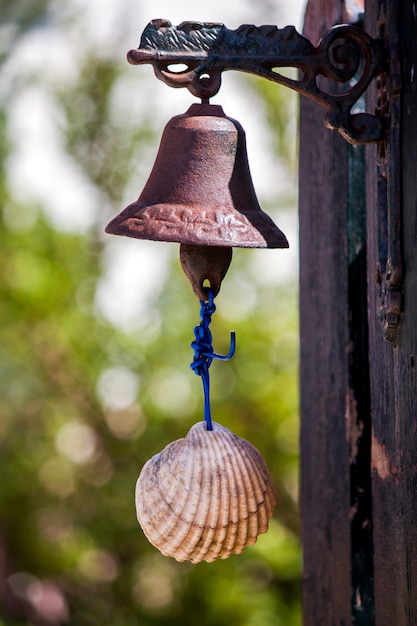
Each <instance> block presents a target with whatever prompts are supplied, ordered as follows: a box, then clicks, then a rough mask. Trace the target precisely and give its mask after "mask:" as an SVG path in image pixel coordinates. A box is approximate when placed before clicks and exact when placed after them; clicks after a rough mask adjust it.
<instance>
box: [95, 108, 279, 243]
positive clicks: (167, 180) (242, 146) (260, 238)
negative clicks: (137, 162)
mask: <svg viewBox="0 0 417 626" xmlns="http://www.w3.org/2000/svg"><path fill="white" fill-rule="evenodd" d="M106 232H108V233H112V234H116V235H126V236H128V237H136V238H138V239H152V240H157V241H173V242H177V243H184V244H194V245H206V246H228V247H243V248H287V247H288V242H287V239H286V237H285V235H284V234H283V233H282V232H281V231H280V230H279V228H278V227H277V226H276V225H275V224H274V222H273V221H272V220H271V218H270V217H269V216H268V215H267V214H266V213H264V212H263V211H262V209H261V208H260V206H259V202H258V200H257V198H256V194H255V190H254V187H253V183H252V179H251V175H250V171H249V165H248V159H247V153H246V139H245V133H244V130H243V128H242V127H241V125H240V124H239V123H238V122H236V121H235V120H233V119H231V118H229V117H227V116H226V115H225V114H224V112H223V109H222V107H221V106H218V105H211V104H193V105H192V106H191V107H190V108H189V109H188V111H187V112H186V113H185V114H183V115H177V116H176V117H174V118H172V119H171V120H170V121H169V122H168V124H167V125H166V127H165V130H164V133H163V136H162V140H161V145H160V147H159V152H158V155H157V157H156V161H155V165H154V167H153V170H152V172H151V174H150V177H149V179H148V181H147V183H146V185H145V188H144V189H143V191H142V193H141V195H140V197H139V199H138V200H137V201H136V202H133V203H132V204H131V205H129V206H128V207H127V208H126V209H125V210H124V211H122V213H121V214H120V215H118V216H117V217H115V218H114V219H113V220H112V221H111V222H110V223H109V224H108V226H107V228H106Z"/></svg>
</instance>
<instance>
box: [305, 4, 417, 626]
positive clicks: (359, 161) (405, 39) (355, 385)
mask: <svg viewBox="0 0 417 626" xmlns="http://www.w3.org/2000/svg"><path fill="white" fill-rule="evenodd" d="M344 5H345V3H344V2H343V1H341V0H310V2H309V3H308V6H307V12H306V19H305V28H304V32H305V34H306V36H307V37H308V38H309V39H311V40H312V41H313V43H317V42H318V40H319V38H320V36H321V35H322V34H323V33H324V32H325V31H326V30H327V29H328V28H330V27H331V26H333V25H335V24H341V23H346V21H347V12H346V11H345V6H344ZM346 5H349V3H347V2H346ZM387 28H394V29H395V31H393V32H395V33H397V35H398V39H399V46H398V51H399V57H400V60H401V62H402V83H403V91H402V109H401V115H399V117H398V119H396V118H395V117H394V118H392V124H391V127H390V129H389V133H390V136H391V138H393V137H394V136H395V134H396V133H398V130H399V126H397V123H398V124H399V122H401V142H400V145H401V149H399V148H398V147H396V145H395V143H394V142H393V141H391V143H390V147H389V150H388V156H387V157H386V159H387V160H386V164H388V167H390V164H391V165H392V164H394V165H395V168H396V169H397V172H395V171H394V173H392V175H391V180H390V179H389V178H388V184H389V189H390V185H392V184H394V186H395V181H399V179H400V176H401V174H402V180H401V185H400V186H399V190H400V192H401V193H400V194H397V192H396V191H395V190H394V191H395V193H392V194H391V195H390V194H389V199H388V204H389V206H390V207H391V208H390V209H389V210H392V209H393V207H394V205H395V203H396V202H398V203H400V205H399V206H401V220H402V228H401V237H400V240H401V249H402V261H403V266H404V268H405V282H404V294H403V295H404V298H403V306H404V310H403V315H402V317H401V325H400V329H399V333H398V340H397V342H396V345H394V344H393V343H390V342H388V341H386V340H385V339H384V333H383V326H382V324H381V307H382V306H383V304H384V301H383V296H382V297H381V271H382V269H383V268H381V245H382V246H384V237H385V236H386V223H385V221H384V219H383V215H382V214H381V210H380V200H381V185H382V187H383V186H384V184H385V180H386V178H384V176H382V177H381V171H380V170H381V168H380V161H381V152H380V151H378V148H377V146H369V147H367V149H366V151H365V150H364V149H363V148H362V147H356V148H355V147H352V146H350V145H348V144H347V143H346V142H344V141H343V139H341V138H340V137H339V136H338V135H337V134H336V133H332V132H331V131H328V130H326V129H325V128H324V127H323V113H322V111H320V110H319V108H318V107H317V106H316V105H315V104H314V103H312V102H310V101H307V100H305V99H303V98H302V99H301V104H300V166H299V167H300V337H301V348H300V377H301V507H302V536H303V545H304V585H303V605H304V626H347V625H350V624H354V625H355V626H362V625H364V626H374V625H375V626H416V625H417V371H416V370H417V175H416V171H415V170H416V169H417V12H416V9H415V3H414V2H412V1H411V0H403V1H402V2H397V1H396V0H395V1H394V0H368V1H367V3H366V12H365V30H366V31H367V32H368V33H369V34H370V35H372V36H374V37H376V36H381V34H384V32H385V33H386V31H387ZM384 29H385V30H384ZM394 40H395V37H394ZM390 41H392V40H390V38H387V42H390ZM390 45H392V44H390ZM395 52H396V51H395ZM390 56H392V55H390ZM394 56H395V55H394ZM395 69H396V68H395V67H394V63H393V61H392V60H391V63H390V71H391V76H392V84H391V85H390V88H391V94H392V93H394V94H395V92H396V90H397V92H399V83H398V80H397V77H396V76H395ZM390 80H391V79H390ZM391 104H392V103H391ZM376 105H377V91H376V87H375V86H374V87H373V88H372V89H371V90H370V91H369V94H368V96H367V107H366V108H367V110H368V111H369V112H371V113H372V112H373V109H374V108H375V107H376ZM365 155H366V164H365ZM395 168H394V170H395ZM365 173H366V176H365ZM388 221H389V220H388ZM389 230H390V226H389V225H388V231H389ZM388 235H390V233H389V232H388ZM391 260H393V252H392V250H391V249H390V246H389V245H388V256H387V261H388V265H389V264H390V262H391ZM384 271H385V270H384Z"/></svg>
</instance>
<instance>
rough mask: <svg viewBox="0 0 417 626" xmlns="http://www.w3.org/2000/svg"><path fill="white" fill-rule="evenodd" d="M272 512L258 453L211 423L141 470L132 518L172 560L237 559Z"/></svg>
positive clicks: (269, 490)
mask: <svg viewBox="0 0 417 626" xmlns="http://www.w3.org/2000/svg"><path fill="white" fill-rule="evenodd" d="M274 506H275V496H274V490H273V486H272V480H271V476H270V474H269V471H268V468H267V466H266V464H265V461H264V459H263V458H262V456H261V455H260V453H259V452H258V450H257V449H256V448H255V447H254V446H253V445H252V444H251V443H249V442H248V441H246V440H245V439H241V438H239V437H238V436H237V435H235V434H234V433H232V432H231V431H230V430H228V429H227V428H224V427H223V426H220V425H219V424H216V423H215V422H213V430H212V431H208V430H207V427H206V424H205V422H199V423H198V424H195V425H194V426H193V427H192V428H191V429H190V431H189V432H188V434H187V435H186V437H184V439H179V440H178V441H174V442H173V443H171V444H169V445H168V446H166V448H164V449H163V450H162V452H160V453H159V454H157V455H155V456H154V457H152V458H151V459H150V460H149V461H148V462H147V463H146V464H145V466H144V467H143V470H142V472H141V474H140V476H139V478H138V481H137V484H136V511H137V516H138V520H139V523H140V525H141V527H142V530H143V532H144V533H145V535H146V537H147V538H148V539H149V541H150V542H151V543H152V544H153V545H154V546H155V547H156V548H158V549H159V550H160V551H161V552H162V554H164V555H166V556H172V557H174V558H175V559H176V560H177V561H186V560H188V561H191V562H192V563H199V562H200V561H208V562H211V561H214V560H215V559H217V558H221V559H226V558H227V557H229V556H230V555H231V554H239V553H240V552H242V550H243V549H244V547H245V546H250V545H253V544H254V543H255V541H256V539H257V537H258V535H259V534H261V533H265V532H266V531H267V529H268V521H269V519H270V517H271V516H272V513H273V509H274Z"/></svg>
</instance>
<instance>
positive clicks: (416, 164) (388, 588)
mask: <svg viewBox="0 0 417 626" xmlns="http://www.w3.org/2000/svg"><path fill="white" fill-rule="evenodd" d="M399 4H400V7H399V9H400V13H399V15H398V19H399V23H398V28H399V33H400V44H401V58H402V62H403V72H402V78H403V106H402V121H401V124H402V129H401V137H402V149H401V154H395V153H392V154H391V155H390V158H391V159H401V162H402V220H403V226H402V245H403V261H404V266H405V283H404V313H403V317H402V321H401V326H400V333H399V341H398V347H397V348H393V347H392V345H391V344H389V343H387V342H385V341H384V340H383V338H382V333H381V325H380V322H379V306H380V299H379V286H378V285H377V284H376V281H375V277H376V275H377V265H378V238H377V233H378V230H377V226H378V225H377V223H376V218H377V210H376V207H377V202H378V198H377V178H376V171H375V160H376V149H375V147H369V148H368V149H367V152H368V155H367V163H368V166H367V170H368V175H367V206H368V250H369V254H368V276H369V333H370V353H369V355H370V356H369V359H370V378H371V403H372V491H373V519H374V522H373V523H374V544H375V555H374V560H375V604H376V624H377V626H392V625H393V624H395V626H414V625H415V624H417V523H416V522H417V519H416V516H417V437H416V435H417V432H416V424H417V372H416V364H415V355H416V351H417V247H416V244H417V223H416V219H417V218H416V216H417V183H416V181H417V177H416V169H417V99H416V93H417V83H416V79H415V77H414V69H413V68H414V67H415V66H416V65H417V19H416V14H415V3H413V2H411V0H407V1H404V2H401V3H399ZM392 7H393V3H389V2H388V0H387V2H382V1H381V0H372V1H370V2H368V4H367V12H366V28H367V29H368V31H369V32H370V34H376V30H377V24H378V17H379V11H380V9H382V15H388V18H390V19H394V18H395V15H391V16H390V10H392ZM368 101H369V102H372V101H374V94H373V93H372V91H371V92H370V94H369V96H368Z"/></svg>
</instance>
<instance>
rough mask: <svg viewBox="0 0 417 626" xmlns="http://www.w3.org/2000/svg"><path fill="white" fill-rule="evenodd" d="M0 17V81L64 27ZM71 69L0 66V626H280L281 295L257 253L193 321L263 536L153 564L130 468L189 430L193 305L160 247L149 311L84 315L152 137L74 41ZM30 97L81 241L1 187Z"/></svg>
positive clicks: (284, 359)
mask: <svg viewBox="0 0 417 626" xmlns="http://www.w3.org/2000/svg"><path fill="white" fill-rule="evenodd" d="M61 4H62V8H63V9H65V7H66V4H67V3H66V2H62V3H61ZM2 13H3V16H2V18H3V26H2V30H1V32H2V33H3V34H4V38H6V39H7V36H8V37H9V39H8V43H7V42H6V44H4V41H5V39H4V38H3V40H2V41H3V44H4V45H3V47H2V49H1V62H2V70H5V69H6V70H7V68H8V67H9V65H10V63H11V62H12V61H13V55H15V54H16V50H18V46H19V44H20V43H21V42H22V41H23V40H24V38H26V37H29V36H30V35H31V33H33V32H34V31H36V30H37V31H39V29H45V30H47V29H48V28H57V27H59V28H60V29H62V32H65V31H66V29H74V20H76V16H75V15H74V14H72V13H71V12H70V11H69V10H68V11H65V10H62V12H61V13H60V12H59V11H56V10H55V9H54V8H53V4H52V3H49V2H48V1H47V0H45V1H43V2H42V1H40V0H37V1H36V2H32V3H27V2H23V1H22V2H17V1H16V0H10V1H8V2H7V1H5V0H3V7H2ZM7 29H8V30H7ZM10 32H12V36H10ZM8 33H9V35H8ZM120 37H121V38H123V33H121V34H120ZM74 63H75V64H76V65H75V70H74V72H73V79H72V80H71V81H69V82H68V83H64V84H63V83H60V84H55V83H54V82H53V81H51V80H50V79H49V77H48V72H47V71H46V70H43V69H42V68H39V67H38V68H35V69H32V70H31V71H22V73H21V74H19V73H18V72H15V73H14V74H13V73H11V74H10V71H9V74H8V88H7V89H3V90H0V129H1V134H0V219H1V224H0V258H1V275H0V301H1V305H0V626H18V625H19V626H23V625H25V626H28V625H30V626H32V625H34V626H36V625H41V626H42V625H45V626H48V625H49V626H50V625H59V624H64V623H69V624H71V625H73V626H89V625H103V624H111V625H112V626H157V625H163V624H169V625H170V626H176V625H178V626H179V625H181V626H186V625H188V624H189V625H193V626H195V624H199V626H211V625H213V626H222V625H224V626H226V625H227V626H281V625H282V626H297V625H299V624H300V623H301V618H300V576H301V553H300V544H299V521H298V508H297V507H298V505H297V501H298V389H297V384H298V383H297V351H298V346H297V342H298V320H297V286H296V284H295V283H294V280H292V281H287V282H285V281H281V282H280V284H277V283H274V284H272V285H271V284H269V283H268V282H267V281H264V280H261V281H259V280H257V275H256V274H257V271H256V268H255V269H254V266H253V258H254V257H253V256H252V255H255V254H256V252H255V251H245V250H236V251H235V253H234V260H233V263H232V267H231V269H230V271H229V274H228V276H227V278H226V279H225V282H224V285H223V288H222V291H221V293H220V295H219V296H218V298H217V299H216V304H217V312H216V314H215V316H214V318H213V323H212V332H213V337H214V344H215V349H216V350H217V351H218V352H227V350H228V341H229V332H230V329H232V328H233V329H234V330H235V331H236V334H237V341H238V347H237V352H236V355H235V357H234V359H233V360H232V361H230V362H229V363H227V364H225V363H219V362H214V363H213V365H212V368H211V380H212V412H213V418H214V420H215V421H218V422H220V423H222V424H223V425H224V426H227V427H228V428H230V429H231V430H233V431H234V432H235V433H236V434H238V435H239V436H241V437H244V438H246V439H248V440H250V441H251V442H252V443H253V444H254V445H255V446H256V447H257V448H258V449H259V450H260V451H261V452H262V454H263V456H264V457H265V459H266V460H267V463H268V465H269V467H270V470H271V474H272V476H273V479H274V483H275V487H276V491H277V507H276V512H275V515H274V518H273V520H272V521H271V524H270V530H269V532H268V533H267V534H266V535H263V536H261V537H260V538H259V540H258V542H257V543H256V545H255V546H253V547H252V548H247V549H246V550H245V551H244V552H243V553H242V554H241V555H239V556H233V557H231V558H230V559H228V560H225V561H217V562H215V563H213V564H206V563H202V564H199V565H191V564H189V563H177V562H176V561H175V560H173V559H170V558H166V557H163V556H162V555H161V554H159V552H158V551H157V550H155V549H154V548H153V547H152V546H151V545H150V544H149V543H148V541H147V540H146V539H145V537H144V536H143V534H142V531H141V530H140V528H139V526H138V524H137V521H136V517H135V511H134V502H133V491H134V485H135V482H136V479H137V476H138V474H139V472H140V469H141V468H142V466H143V464H144V463H145V462H146V460H147V459H148V458H149V457H150V456H151V455H152V454H155V453H156V452H158V451H160V450H161V449H162V448H163V447H164V446H165V445H166V444H167V443H169V442H170V441H173V440H175V439H177V438H179V437H183V436H184V434H185V433H186V432H187V430H188V429H189V428H190V427H191V426H192V424H193V423H195V422H196V421H200V420H201V419H202V406H203V402H202V388H201V381H200V380H199V378H198V377H196V376H194V374H193V373H192V371H191V370H190V369H189V363H190V361H191V360H192V351H191V349H190V342H191V340H192V339H193V328H194V326H195V325H196V324H197V323H198V322H199V303H198V301H197V300H196V298H195V296H194V295H193V293H192V291H191V288H190V286H189V284H188V282H187V280H186V279H185V277H184V275H183V274H182V272H181V270H180V268H179V263H178V260H177V251H176V248H175V250H174V246H173V245H172V244H155V246H158V245H159V246H164V245H165V246H169V249H170V254H169V255H168V256H169V258H170V259H171V260H170V261H169V267H168V271H167V276H166V280H165V283H164V285H163V289H158V290H157V291H156V295H155V297H154V299H153V300H152V302H151V303H150V304H149V307H150V308H151V310H152V313H151V314H148V315H146V316H144V317H143V319H138V320H137V323H135V324H132V325H131V327H126V325H124V326H123V325H117V324H112V323H111V322H110V321H109V320H108V319H107V318H106V316H105V315H103V313H102V311H100V308H99V307H98V306H97V299H96V292H97V286H98V284H99V281H100V280H101V279H102V277H103V273H104V263H103V254H104V253H105V250H106V246H107V245H108V242H107V238H106V236H104V235H103V223H105V222H106V220H107V218H110V216H111V215H112V214H114V213H115V212H117V211H118V210H120V208H121V207H122V206H123V198H124V193H125V190H126V189H127V188H129V186H130V185H131V179H132V176H133V175H134V173H135V164H137V162H138V161H140V160H141V159H143V158H144V155H146V153H147V152H146V151H147V150H148V149H149V146H152V145H154V143H155V141H156V140H157V137H156V133H157V132H160V130H157V129H156V128H155V127H154V123H153V122H152V119H151V118H150V116H149V117H148V116H146V115H144V116H139V117H138V116H131V117H129V118H126V117H123V116H121V115H119V114H117V111H115V109H114V106H113V105H112V103H113V97H114V93H115V91H116V89H117V88H118V86H119V85H120V81H122V80H124V76H125V72H126V69H125V61H124V58H122V57H120V58H119V57H117V58H111V57H110V56H109V55H107V56H106V58H103V56H102V55H100V54H98V53H97V54H96V52H95V51H94V47H93V46H89V42H88V38H87V40H85V41H83V47H82V50H81V52H80V51H79V54H78V57H77V59H76V61H74ZM10 76H11V78H10ZM243 80H245V81H246V87H245V88H246V89H248V90H249V91H250V92H251V93H252V95H253V97H257V98H259V102H260V103H262V110H263V111H266V114H267V118H268V122H269V124H270V125H271V132H272V133H274V137H276V150H277V154H276V158H277V167H280V168H285V170H286V172H287V174H288V177H289V179H291V180H294V178H295V176H294V169H295V166H294V161H295V158H294V150H293V149H292V148H290V146H293V145H294V144H295V140H294V128H293V123H292V122H291V120H292V119H293V115H294V106H295V104H294V103H295V100H294V98H293V96H291V95H290V94H284V93H283V91H282V90H280V89H279V88H276V87H271V86H270V85H269V84H268V83H265V84H262V85H261V84H260V82H261V81H255V80H252V79H248V78H245V79H243ZM34 85H36V86H38V87H41V88H42V90H43V91H44V92H45V93H47V94H48V97H49V98H50V99H52V101H53V102H54V106H55V107H57V110H59V112H60V118H59V120H60V122H59V123H60V129H61V132H62V136H63V137H64V139H65V151H66V154H67V157H68V158H69V159H72V160H74V162H76V163H77V164H78V165H79V166H80V167H81V168H82V170H83V172H84V175H85V176H86V178H87V179H88V182H89V184H90V185H91V187H92V188H94V189H95V190H96V192H97V193H98V194H99V196H100V198H101V206H102V211H101V212H100V211H99V214H98V215H97V218H96V219H95V220H94V222H93V223H92V224H91V226H90V227H89V228H88V229H84V230H83V232H81V233H74V232H70V231H67V232H66V231H65V230H63V229H58V228H57V227H56V225H54V224H53V222H52V221H51V220H50V218H49V217H48V214H47V212H45V211H44V207H43V206H42V204H39V202H37V201H35V200H31V199H28V200H25V201H22V200H21V199H20V198H18V197H16V194H15V193H14V192H13V186H12V185H11V184H10V175H11V165H10V164H11V163H12V161H13V158H12V157H13V154H14V150H15V146H14V144H13V137H12V136H11V135H10V133H9V120H10V116H11V115H12V112H13V107H14V103H15V101H16V98H17V97H18V96H19V95H20V94H22V92H24V90H27V89H30V88H32V87H33V86H34ZM176 113H177V111H173V112H172V114H173V115H174V114H176ZM30 114H31V112H30V110H28V112H27V115H30ZM145 166H146V168H147V169H149V168H150V166H151V163H148V162H146V163H145V164H144V167H145ZM21 184H22V186H24V185H25V181H24V180H22V181H21ZM289 188H290V190H291V189H292V190H293V191H292V192H291V191H290V193H289V192H288V190H287V191H286V192H285V194H284V196H282V195H281V196H280V197H277V198H276V199H274V202H273V203H271V206H268V205H265V204H264V208H265V210H267V211H269V210H271V214H273V216H274V218H276V217H277V219H279V216H280V215H282V216H283V217H284V218H285V215H286V213H288V212H295V191H294V189H295V184H293V185H292V186H291V185H290V186H289ZM59 193H60V190H59V181H57V194H59ZM261 200H262V199H261ZM277 207H278V209H277ZM137 245H141V243H140V242H137ZM262 254H269V251H263V252H262ZM275 254H276V253H272V252H271V259H274V260H273V261H272V260H271V263H274V262H276V259H277V258H278V257H277V256H272V255H275ZM237 311H238V314H236V312H237ZM123 394H125V398H126V397H128V398H129V401H126V402H124V401H123V397H124V396H123ZM126 394H127V396H126Z"/></svg>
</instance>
